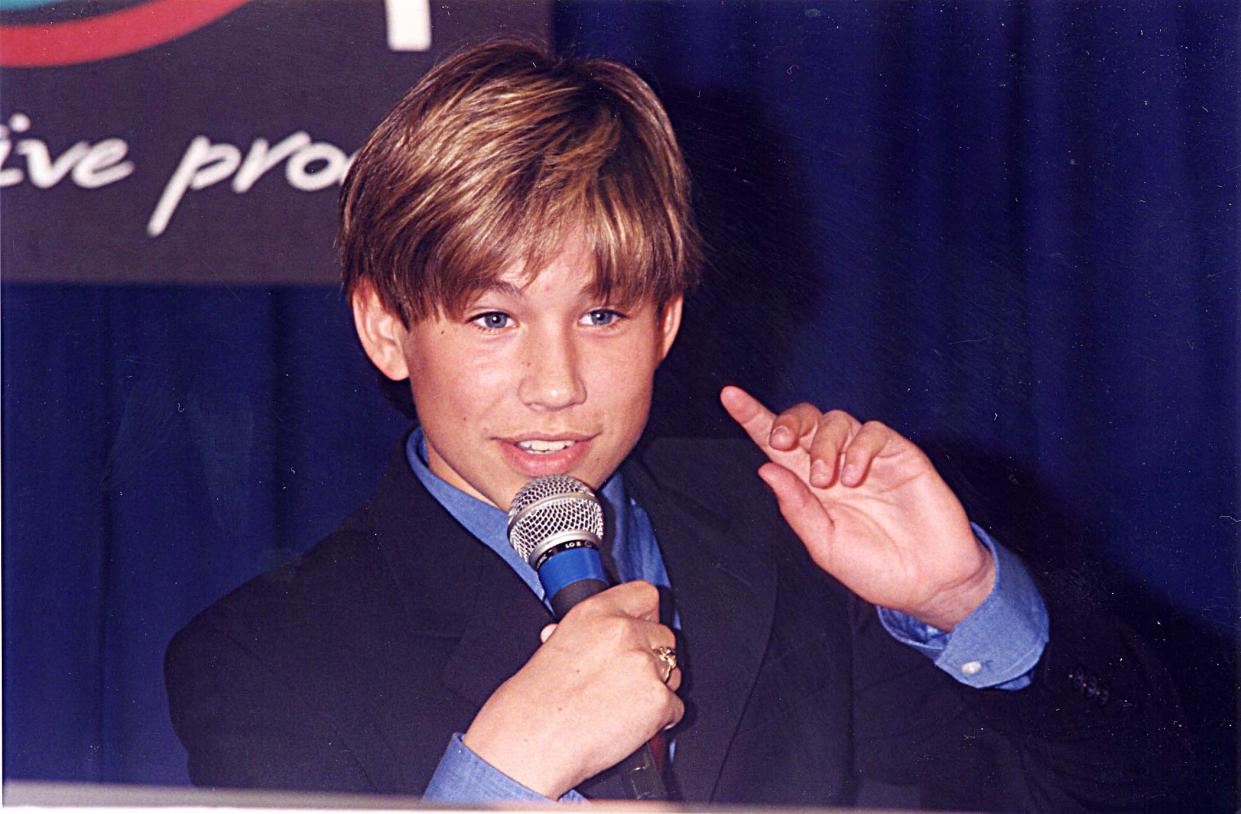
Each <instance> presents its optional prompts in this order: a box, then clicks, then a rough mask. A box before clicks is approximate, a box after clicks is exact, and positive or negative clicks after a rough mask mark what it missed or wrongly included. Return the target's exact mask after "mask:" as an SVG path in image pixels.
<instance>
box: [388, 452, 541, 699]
mask: <svg viewBox="0 0 1241 814" xmlns="http://www.w3.org/2000/svg"><path fill="white" fill-rule="evenodd" d="M370 508H371V512H372V514H373V516H374V518H375V526H376V528H377V530H378V533H379V535H380V540H381V544H382V546H383V548H384V551H385V555H386V557H387V560H388V564H389V567H390V568H391V570H392V573H393V577H394V580H395V582H396V585H397V591H398V593H399V595H400V596H401V599H402V601H403V604H404V606H405V610H406V612H407V616H408V619H409V625H410V629H411V631H417V632H420V633H424V634H427V635H442V636H451V637H455V638H457V639H458V642H457V646H456V648H455V649H454V650H453V653H452V655H451V656H450V657H449V659H448V661H447V662H446V663H445V664H444V665H443V672H442V674H441V677H442V679H443V682H444V684H445V686H446V687H448V688H449V689H450V690H452V691H453V692H456V693H458V694H459V695H461V696H462V697H464V698H466V699H468V700H469V701H471V702H473V703H474V705H475V706H481V705H482V704H483V702H485V701H486V700H487V698H488V697H489V696H490V695H491V693H492V692H494V691H495V689H496V687H498V686H499V685H500V684H502V683H503V682H504V681H505V680H507V679H508V678H509V676H511V675H512V674H513V673H515V672H517V670H519V669H520V668H521V667H522V665H524V664H525V663H526V661H527V660H528V659H529V658H530V656H531V655H532V654H533V653H534V651H535V649H536V648H537V647H538V645H539V631H540V630H541V629H542V628H543V626H544V625H546V624H548V623H549V622H551V621H552V618H551V614H550V613H549V612H548V611H547V609H546V608H545V607H544V606H543V604H542V603H541V602H539V600H538V597H536V596H535V595H534V594H533V593H532V592H531V591H530V589H529V588H528V587H526V584H525V583H524V582H522V580H521V578H520V577H518V576H517V575H516V574H515V573H513V570H512V569H511V568H510V567H509V566H508V564H507V563H506V562H504V560H502V559H501V558H500V557H499V556H498V555H497V554H496V553H495V552H493V551H492V550H491V549H490V548H488V547H487V546H485V545H484V544H483V543H481V542H480V541H479V540H478V539H476V538H475V537H474V536H473V535H472V534H471V533H470V532H468V531H467V530H466V529H465V528H464V527H462V526H461V525H460V524H459V523H458V522H457V521H456V520H455V519H454V518H453V517H452V515H451V514H449V513H448V511H447V510H445V509H444V507H443V506H441V505H440V504H439V501H437V500H436V499H435V498H434V497H432V496H431V495H430V493H428V492H427V491H426V489H425V488H423V486H422V483H421V482H419V481H418V479H417V477H415V476H414V474H413V472H411V471H410V468H409V464H408V462H406V460H405V455H404V444H402V445H401V446H400V447H399V448H398V450H397V453H396V454H394V455H393V458H392V461H391V462H390V463H389V466H388V471H387V473H386V474H385V475H384V479H383V481H382V483H381V485H380V488H379V491H378V493H377V494H376V497H375V500H374V501H373V503H372V505H371V507H370Z"/></svg>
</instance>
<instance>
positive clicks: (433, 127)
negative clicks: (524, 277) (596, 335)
mask: <svg viewBox="0 0 1241 814" xmlns="http://www.w3.org/2000/svg"><path fill="white" fill-rule="evenodd" d="M340 211H341V226H340V250H341V266H342V278H343V283H344V287H345V293H346V295H347V296H352V295H353V294H354V293H355V292H356V291H357V290H358V288H359V287H360V286H362V285H369V286H371V287H372V288H373V289H374V291H375V292H376V293H377V295H378V296H379V299H380V302H381V303H382V304H383V306H384V307H385V308H386V309H387V310H388V311H389V312H390V313H392V314H395V315H399V316H400V317H401V319H402V320H403V321H404V322H405V323H406V325H407V326H408V324H409V323H410V321H411V320H412V321H417V320H420V319H423V318H426V317H428V316H430V315H432V314H434V313H437V312H444V313H458V312H460V311H461V310H462V309H463V308H465V307H466V306H467V305H468V300H469V298H470V297H471V296H472V295H474V294H475V293H477V292H478V291H479V290H480V289H482V288H484V287H486V286H487V285H488V284H489V283H491V282H493V281H494V280H495V278H496V277H497V276H498V275H499V274H500V273H501V272H503V271H504V270H505V269H506V268H508V267H509V266H511V265H512V264H513V263H514V262H521V263H522V264H523V268H524V269H525V273H526V274H528V275H533V274H535V273H537V271H538V270H539V269H540V268H543V267H544V266H546V265H547V264H548V263H549V262H550V261H551V260H552V259H553V258H554V257H555V255H556V254H557V253H558V251H559V250H560V249H561V248H562V247H563V245H564V243H565V241H566V240H567V239H569V238H570V237H574V236H576V237H580V238H581V239H583V240H584V241H585V245H586V247H587V249H588V250H589V251H590V253H591V254H592V256H593V258H594V269H593V274H594V280H593V288H594V290H595V291H596V292H597V294H598V295H599V296H601V297H603V298H606V299H608V300H609V301H614V302H620V303H629V302H636V301H639V300H644V299H650V300H653V301H654V302H656V303H657V304H659V305H662V304H663V303H665V302H667V301H668V300H669V299H671V298H672V297H673V296H675V295H677V294H680V293H684V292H685V291H688V290H689V289H690V288H692V287H693V286H694V284H695V283H696V282H697V278H698V273H699V266H700V264H701V248H700V241H699V237H698V233H697V230H696V228H695V226H694V221H693V215H692V212H691V208H690V187H689V174H688V172H687V170H686V167H685V162H684V159H683V157H682V155H681V151H680V148H679V147H678V146H677V142H676V137H675V136H674V134H673V132H672V126H671V124H670V123H669V121H668V117H667V114H666V113H665V112H664V109H663V107H662V106H661V105H660V103H659V100H658V99H657V98H656V97H655V94H654V93H653V92H652V91H651V89H650V87H648V86H647V84H646V83H645V82H643V81H642V80H641V79H640V78H639V77H638V76H637V74H635V73H634V72H633V71H631V70H630V69H628V68H626V67H624V66H622V65H618V64H616V63H614V62H608V61H604V60H580V59H575V58H570V57H557V56H555V55H553V54H551V53H550V52H549V51H548V50H547V49H545V48H543V47H541V46H539V45H536V44H534V43H530V42H525V41H512V40H503V41H493V42H487V43H483V44H481V45H476V46H473V47H470V48H467V49H465V50H462V51H459V52H457V53H456V54H454V55H453V56H451V57H449V58H448V59H446V60H445V61H444V62H442V63H440V64H439V65H438V66H436V67H435V68H434V69H432V70H431V71H430V72H429V73H427V74H426V75H425V76H424V77H423V78H422V80H421V81H420V82H418V84H417V85H415V86H414V87H413V88H411V89H410V90H409V91H408V92H407V93H406V94H405V96H404V97H403V98H402V99H401V101H400V102H399V103H397V105H396V107H395V108H393V110H392V112H391V113H389V114H388V115H387V117H385V118H384V120H383V121H382V122H381V123H380V124H379V127H378V128H376V130H375V132H374V133H373V134H372V135H371V137H370V139H369V140H368V141H367V143H366V145H365V146H364V147H363V148H362V150H361V152H360V153H359V154H358V157H357V159H356V160H355V161H354V163H353V166H352V167H351V168H350V170H349V174H348V175H347V177H346V178H345V182H344V186H343V189H342V190H341V197H340Z"/></svg>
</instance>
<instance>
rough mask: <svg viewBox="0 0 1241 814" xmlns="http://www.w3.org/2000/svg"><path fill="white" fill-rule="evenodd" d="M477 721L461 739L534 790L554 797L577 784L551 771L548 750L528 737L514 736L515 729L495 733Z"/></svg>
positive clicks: (554, 798) (481, 756) (506, 773)
mask: <svg viewBox="0 0 1241 814" xmlns="http://www.w3.org/2000/svg"><path fill="white" fill-rule="evenodd" d="M478 723H479V722H478V720H477V719H476V720H475V722H474V724H471V726H470V728H469V729H467V730H466V731H465V734H464V735H463V736H462V737H461V742H462V743H464V744H465V746H466V748H468V749H469V750H470V751H471V752H473V753H474V754H475V755H477V756H478V757H479V758H480V759H482V760H483V761H485V762H486V763H487V764H488V765H489V766H491V767H492V768H493V769H495V770H496V771H498V772H500V773H502V774H503V775H505V776H506V777H508V778H509V779H510V780H513V781H515V782H517V783H520V784H521V785H523V786H525V787H526V788H528V789H530V790H531V791H533V792H536V793H538V794H541V795H543V796H544V797H546V798H548V799H550V800H558V799H560V797H561V796H563V795H564V794H565V793H566V792H567V791H568V790H569V789H571V788H573V786H574V784H573V783H572V782H570V781H567V780H565V779H564V778H562V777H560V776H558V775H557V773H555V772H553V771H550V769H551V766H550V763H551V762H552V761H551V758H550V755H549V754H548V752H547V751H546V750H544V749H542V748H540V747H538V746H536V745H535V744H533V743H532V742H530V740H529V739H528V738H526V737H522V736H518V737H516V738H514V737H513V736H512V734H511V733H504V732H500V733H491V732H489V731H488V729H487V727H486V725H485V724H484V725H483V726H482V727H479V726H478Z"/></svg>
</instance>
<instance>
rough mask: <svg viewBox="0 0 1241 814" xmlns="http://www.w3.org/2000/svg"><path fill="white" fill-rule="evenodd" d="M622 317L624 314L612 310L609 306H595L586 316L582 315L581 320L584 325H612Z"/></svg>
mask: <svg viewBox="0 0 1241 814" xmlns="http://www.w3.org/2000/svg"><path fill="white" fill-rule="evenodd" d="M621 319H624V314H621V313H620V312H618V311H613V310H612V309H610V308H596V309H595V310H593V311H590V312H589V313H587V314H586V316H584V317H582V321H583V323H584V324H586V325H593V326H595V327H603V326H605V325H613V324H615V323H616V322H617V321H619V320H621Z"/></svg>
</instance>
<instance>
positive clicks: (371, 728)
mask: <svg viewBox="0 0 1241 814" xmlns="http://www.w3.org/2000/svg"><path fill="white" fill-rule="evenodd" d="M341 201H342V208H341V212H342V224H341V253H342V258H343V275H344V285H345V291H346V294H347V296H348V297H349V300H350V302H351V304H352V307H353V311H354V316H355V322H356V326H357V331H358V335H359V337H360V339H361V342H362V345H363V347H364V349H365V350H366V353H367V354H368V356H369V357H370V359H371V361H372V362H373V363H374V364H375V366H376V367H377V368H378V369H379V370H380V371H381V372H382V373H383V374H384V375H385V376H387V377H388V378H389V379H391V380H393V381H395V382H402V383H404V382H405V381H406V380H408V383H407V384H403V385H402V386H404V387H407V388H408V391H409V393H410V395H412V399H413V403H414V407H415V409H416V413H417V416H418V424H419V426H418V429H416V430H414V431H413V432H412V433H411V434H410V435H409V437H408V439H407V441H406V443H405V444H404V445H403V446H402V447H401V449H400V450H398V452H397V454H396V455H395V456H394V457H393V459H392V462H391V464H390V466H389V470H388V472H387V474H386V475H385V476H384V479H383V482H382V483H381V485H380V487H379V490H378V492H377V493H376V495H375V497H374V498H373V499H372V500H371V501H370V502H369V503H368V504H367V505H366V506H364V507H363V508H362V509H360V510H359V511H358V512H357V513H355V514H354V515H353V516H352V517H351V518H349V519H348V520H347V521H345V523H344V524H343V525H342V527H341V528H340V530H338V531H337V532H336V533H334V534H333V535H331V536H329V537H328V538H327V539H325V540H324V541H322V542H321V543H319V544H318V545H317V546H316V547H314V548H313V549H311V550H310V551H309V552H307V554H305V555H304V556H303V557H301V558H300V559H299V560H297V561H296V562H294V563H291V564H289V565H288V566H286V567H284V568H282V569H280V570H278V571H275V572H273V573H271V574H268V575H265V576H263V577H259V578H258V579H257V580H255V581H253V582H251V583H249V584H247V585H246V586H243V587H242V588H240V589H238V591H236V592H234V593H233V594H231V595H229V596H228V597H226V598H225V599H223V600H221V601H220V602H219V603H217V604H216V605H215V606H213V607H212V608H210V609H209V610H207V611H206V612H204V613H203V614H202V615H200V616H199V617H198V618H197V619H196V620H195V621H194V622H192V623H191V624H190V625H189V626H188V627H187V628H186V629H185V630H184V631H182V632H181V633H180V634H178V637H177V638H176V639H175V640H174V642H173V644H172V645H171V647H170V650H169V656H168V665H167V672H168V687H169V697H170V705H171V709H172V716H173V721H174V725H175V726H176V728H177V731H178V734H179V736H180V737H181V739H182V741H183V742H184V743H185V745H186V748H187V750H188V751H189V757H190V772H191V777H192V779H193V780H194V782H195V783H199V784H206V785H230V786H264V787H274V788H290V789H299V788H310V789H323V790H351V791H378V792H397V793H410V794H425V795H426V796H427V797H429V798H433V799H450V800H459V801H476V802H477V801H487V800H501V799H543V798H552V799H573V798H576V797H578V796H579V795H586V796H590V797H615V796H620V794H621V790H620V785H619V783H618V780H617V778H616V777H615V774H614V773H611V772H609V771H608V770H609V769H610V768H611V767H612V766H614V764H616V763H617V762H618V761H620V760H621V759H622V758H624V757H625V756H626V755H628V754H630V753H631V752H633V751H634V750H635V749H637V748H638V747H639V746H641V745H642V744H643V743H646V742H647V741H649V740H651V739H652V737H654V736H655V735H656V734H657V733H660V732H664V733H665V735H664V736H663V740H664V741H666V742H670V743H671V744H672V750H671V753H670V757H671V759H670V761H669V763H670V767H669V769H668V772H667V774H668V780H669V785H670V786H671V787H672V788H674V789H676V790H678V792H679V795H680V796H681V797H683V799H686V800H692V801H708V800H710V801H718V802H749V803H782V804H793V803H815V804H820V805H828V804H832V805H839V804H851V803H857V802H863V803H869V804H881V803H903V804H915V805H916V804H928V805H952V806H956V807H971V808H993V807H1004V808H1013V807H1018V808H1020V807H1028V808H1035V809H1042V810H1067V809H1071V808H1075V807H1089V806H1090V805H1091V804H1092V803H1097V804H1098V805H1100V806H1103V805H1112V806H1115V805H1120V806H1121V807H1124V806H1125V805H1131V806H1137V805H1140V804H1147V803H1150V802H1151V801H1152V800H1155V799H1157V795H1158V794H1159V793H1160V792H1161V790H1162V789H1164V788H1165V787H1166V776H1165V775H1166V770H1165V769H1164V768H1163V764H1162V763H1159V762H1157V761H1156V760H1155V755H1156V754H1157V752H1158V751H1159V750H1160V749H1179V748H1180V744H1179V741H1178V740H1177V736H1176V735H1175V732H1174V729H1173V727H1172V724H1171V716H1172V714H1173V713H1174V708H1173V707H1172V705H1171V704H1170V703H1167V702H1166V701H1165V700H1164V699H1165V698H1166V696H1164V695H1161V693H1164V692H1166V690H1165V689H1164V688H1162V687H1161V686H1157V684H1156V682H1155V680H1154V679H1152V678H1151V677H1150V675H1148V672H1147V671H1144V670H1143V669H1140V667H1139V665H1143V664H1146V663H1148V660H1147V659H1146V657H1145V656H1144V655H1142V654H1141V652H1140V651H1139V650H1137V649H1135V648H1136V645H1135V644H1134V643H1133V642H1132V640H1131V638H1130V637H1129V636H1128V635H1127V634H1126V633H1125V632H1124V631H1123V630H1120V629H1118V628H1117V627H1116V626H1114V625H1112V624H1111V623H1110V622H1109V621H1108V620H1107V617H1106V616H1105V615H1100V614H1098V613H1097V612H1095V611H1094V610H1090V609H1086V608H1085V607H1084V606H1083V605H1081V603H1080V602H1079V600H1077V599H1075V598H1073V597H1072V596H1071V595H1067V594H1064V595H1062V593H1063V592H1061V591H1060V590H1059V589H1056V588H1054V586H1053V589H1050V590H1047V591H1046V599H1047V605H1048V606H1050V608H1051V611H1052V615H1051V618H1052V620H1053V622H1054V621H1055V620H1059V621H1058V622H1057V623H1056V624H1059V625H1060V626H1061V627H1059V628H1057V627H1056V626H1055V625H1053V626H1052V628H1051V631H1050V639H1049V629H1048V613H1047V606H1045V604H1044V597H1043V596H1041V595H1040V592H1039V590H1038V589H1037V588H1036V587H1035V585H1034V583H1033V581H1032V580H1031V578H1030V577H1029V575H1028V574H1027V573H1026V571H1025V570H1024V568H1023V567H1022V565H1021V564H1020V563H1019V562H1018V561H1017V560H1016V559H1014V558H1013V556H1012V555H1011V554H1009V553H1007V552H1006V551H1005V550H1004V549H1003V548H1001V547H1000V546H998V545H996V544H995V543H994V542H993V541H991V540H989V539H988V538H987V537H986V535H985V534H984V533H983V532H981V530H979V529H976V528H973V527H971V525H970V523H969V521H968V520H967V518H966V515H965V512H964V511H963V509H962V507H961V505H960V503H959V502H958V501H957V499H956V497H955V496H954V495H953V494H952V492H951V491H950V490H949V489H948V487H947V486H946V485H945V484H944V482H943V481H942V480H941V479H940V478H939V476H938V475H937V474H936V472H935V470H934V468H933V467H932V466H931V464H930V462H929V460H928V459H927V458H926V456H925V455H923V454H922V452H921V451H919V450H918V449H917V448H916V447H915V446H913V445H912V444H911V443H910V442H909V441H907V440H906V439H904V438H902V437H901V436H900V435H898V434H897V433H895V432H894V431H892V430H891V429H889V428H887V427H885V426H883V425H882V424H879V423H876V422H867V423H865V424H863V423H861V422H859V421H858V420H856V419H855V418H853V417H852V416H850V415H847V414H845V413H843V412H840V411H831V412H827V413H823V412H821V411H820V410H819V409H818V408H816V407H813V406H811V405H808V404H801V405H798V406H796V407H793V408H792V409H789V410H787V411H785V412H783V413H781V414H779V415H775V414H773V413H771V412H770V411H768V410H767V409H766V408H765V407H764V406H763V405H761V404H760V403H758V402H757V401H756V400H754V399H753V398H752V397H750V396H749V395H748V394H746V393H745V392H744V391H742V390H740V389H738V388H732V387H730V388H726V389H725V390H724V392H723V393H722V394H721V400H722V402H723V405H724V407H725V409H726V410H727V411H728V413H729V414H730V415H731V416H732V417H733V418H734V419H735V420H736V421H737V422H738V423H739V424H740V425H741V426H742V427H743V428H744V429H745V431H746V433H747V434H748V435H749V437H750V439H751V441H752V442H753V443H752V445H746V446H745V447H741V446H738V445H737V444H732V443H722V442H711V441H661V440H653V441H651V443H649V444H644V445H643V451H642V452H641V454H639V453H635V451H634V450H635V448H636V447H637V446H638V442H639V439H640V438H641V436H642V433H643V429H644V427H645V424H646V418H647V413H648V410H649V406H650V401H651V391H652V383H653V379H654V373H655V370H656V368H657V367H658V366H659V364H660V362H661V361H662V359H663V358H664V357H665V355H666V354H667V353H668V351H669V349H670V347H671V346H672V343H673V341H674V340H675V338H676V335H677V330H678V327H679V325H680V320H681V312H682V308H683V306H684V295H685V294H686V293H687V292H688V291H689V290H690V289H691V288H692V287H693V285H694V283H695V281H696V279H697V274H698V269H699V265H700V263H701V251H700V248H699V243H698V238H697V235H696V232H695V229H694V226H693V218H692V214H691V211H690V206H689V181H688V175H687V173H686V170H685V166H684V162H683V159H682V157H681V154H680V151H679V149H678V147H677V143H676V139H675V137H674V135H673V132H672V129H671V127H670V125H669V123H668V120H667V117H666V115H665V113H664V111H663V109H662V107H661V106H660V104H659V102H658V100H657V99H656V98H655V96H654V95H653V93H652V92H651V90H650V89H649V88H648V87H647V86H646V85H645V84H644V83H643V82H642V81H641V80H640V79H639V78H638V77H637V76H636V75H634V74H633V73H632V72H631V71H629V70H628V69H626V68H624V67H622V66H619V65H616V64H613V63H609V62H604V61H580V60H574V59H562V58H557V57H554V56H552V55H550V54H549V53H547V52H546V51H545V50H543V49H542V48H540V47H538V46H534V45H531V44H528V43H515V42H494V43H488V44H484V45H481V46H476V47H474V48H470V49H467V50H465V51H463V52H460V53H458V54H457V55H455V56H454V57H452V58H450V59H449V60H447V61H446V62H444V63H442V64H441V65H439V66H438V67H437V68H435V69H434V70H432V71H431V72H430V73H429V74H427V76H426V77H424V78H423V79H422V81H420V82H419V83H418V85H417V86H415V87H414V88H413V89H411V91H410V92H409V93H408V94H407V95H406V96H405V97H404V98H403V99H402V100H401V102H400V103H399V104H398V105H397V107H396V108H395V109H394V110H393V111H392V112H391V113H390V114H389V115H388V116H387V118H385V120H384V121H383V122H382V123H381V124H380V126H379V128H378V129H377V130H376V131H375V133H374V134H373V135H372V137H371V139H370V140H369V141H368V143H367V145H366V146H365V147H364V149H363V150H362V151H361V153H360V154H359V156H358V158H357V160H356V162H355V163H354V165H353V167H352V169H351V171H350V174H349V177H348V178H347V180H346V182H345V186H344V189H343V191H342V198H341ZM764 458H765V459H766V462H765V463H763V464H762V466H761V468H759V469H758V475H759V478H755V477H754V469H755V467H756V466H757V464H758V462H759V461H760V460H762V459H764ZM551 473H565V474H569V475H572V476H573V477H576V478H578V479H579V480H581V481H583V482H584V483H586V484H588V485H589V486H591V487H592V488H594V489H596V490H597V491H599V493H600V497H601V500H602V501H603V503H604V506H605V512H606V514H607V516H608V521H609V522H608V525H607V529H608V530H607V535H606V538H605V541H604V546H603V547H604V555H605V560H606V561H607V562H609V563H610V566H611V568H612V569H613V571H614V572H615V574H616V576H617V577H618V580H619V581H620V582H621V584H619V585H618V586H617V587H615V588H612V589H610V590H608V591H606V592H604V593H602V594H599V595H598V596H596V597H594V598H592V599H590V600H588V601H586V602H584V603H582V604H581V605H579V606H578V607H577V608H575V609H574V610H573V611H572V612H571V613H570V614H569V615H567V616H566V617H565V618H564V620H563V621H562V622H561V623H560V624H558V625H552V624H550V622H551V616H550V614H549V612H548V610H547V608H546V607H545V605H544V604H543V601H542V600H543V595H542V589H541V586H539V584H538V580H537V578H536V577H535V575H534V573H533V571H532V570H531V569H530V568H529V566H527V565H526V564H525V563H523V562H521V561H520V560H519V559H518V558H517V556H516V555H515V554H514V553H513V551H512V550H511V548H509V546H508V544H507V541H506V539H505V533H504V532H505V516H504V510H506V509H507V508H508V505H509V503H510V501H511V500H512V498H513V496H514V494H515V493H516V491H517V490H518V489H519V488H520V487H521V486H522V485H524V484H525V483H526V482H528V481H529V480H531V479H532V478H535V477H538V476H541V475H545V474H551ZM760 478H761V482H760V480H759V479H760ZM763 483H765V484H766V487H764V486H763ZM773 493H774V496H775V501H774V502H773V501H772V500H771V495H772V494H773ZM654 586H659V588H661V589H663V591H662V592H663V593H664V594H665V595H667V596H670V597H671V602H670V603H668V602H665V603H663V604H664V607H663V611H664V612H663V613H662V614H661V602H660V595H661V591H660V590H657V588H656V587H654ZM876 608H879V610H876ZM1070 621H1071V624H1072V627H1071V628H1069V632H1068V633H1067V634H1066V632H1065V627H1064V626H1065V625H1066V624H1068V623H1069V622H1070ZM1049 641H1050V644H1049ZM667 648H673V649H675V652H676V656H675V666H673V665H672V663H670V662H669V660H668V657H667V656H666V655H665V656H663V657H662V658H661V651H662V652H664V653H666V652H667V651H666V649H667Z"/></svg>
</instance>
